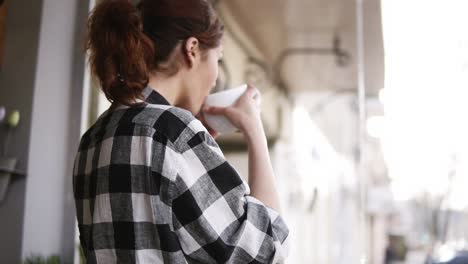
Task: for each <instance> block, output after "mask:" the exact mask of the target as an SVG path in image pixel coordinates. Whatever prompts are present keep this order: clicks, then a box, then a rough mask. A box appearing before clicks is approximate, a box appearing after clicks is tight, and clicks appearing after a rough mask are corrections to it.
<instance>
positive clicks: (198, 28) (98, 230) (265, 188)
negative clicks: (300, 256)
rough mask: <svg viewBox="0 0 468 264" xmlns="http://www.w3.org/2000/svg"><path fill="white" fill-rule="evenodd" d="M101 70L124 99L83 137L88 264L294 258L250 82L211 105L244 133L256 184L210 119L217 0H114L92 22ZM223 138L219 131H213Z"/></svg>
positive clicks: (218, 53)
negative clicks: (232, 98)
mask: <svg viewBox="0 0 468 264" xmlns="http://www.w3.org/2000/svg"><path fill="white" fill-rule="evenodd" d="M88 26H89V35H88V46H87V48H88V52H89V54H90V64H91V69H92V72H93V74H94V76H95V77H97V78H98V80H99V82H100V84H101V89H102V91H103V92H104V94H105V95H106V97H107V98H108V100H109V101H111V102H112V106H111V107H110V108H109V109H108V110H107V111H106V112H105V113H103V114H102V115H101V116H100V117H99V118H98V120H97V121H96V123H95V124H94V125H93V126H92V127H91V128H90V129H89V130H88V131H87V132H86V133H85V134H84V135H83V137H82V139H81V142H80V146H79V151H78V153H77V156H76V159H75V166H74V173H73V174H74V180H73V185H74V193H75V200H76V210H77V219H78V224H79V231H80V242H81V245H82V247H83V251H84V254H85V256H86V259H87V262H88V263H282V262H283V261H284V258H285V257H286V254H287V253H286V252H287V247H286V246H285V244H286V243H285V242H286V238H287V237H288V232H289V231H288V228H287V226H286V225H285V223H284V221H283V219H282V218H281V216H280V215H279V213H278V212H279V202H278V194H277V191H276V187H275V179H274V175H273V170H272V167H271V163H270V159H269V156H268V149H267V144H266V139H265V134H264V130H263V127H262V123H261V120H260V114H259V109H257V106H256V102H255V98H257V96H258V91H257V89H255V88H253V87H249V88H248V90H247V91H246V93H245V94H244V95H242V97H241V98H240V99H239V100H238V101H237V102H236V104H235V105H234V106H231V107H227V108H217V107H211V108H207V109H205V111H206V112H207V113H210V114H218V115H225V116H226V117H227V118H228V119H229V120H230V121H231V122H232V123H233V124H234V125H235V126H236V127H237V128H239V130H240V131H241V132H242V133H244V135H245V137H246V139H247V141H248V147H249V184H248V185H247V183H246V182H245V181H243V180H242V178H241V177H240V176H239V175H238V173H237V172H236V170H235V169H234V168H233V167H232V166H231V165H230V164H229V163H228V162H227V161H226V159H225V158H224V156H223V153H222V152H221V150H220V149H219V147H218V145H217V144H216V142H215V141H214V139H213V136H212V135H210V133H209V132H208V130H207V128H206V127H205V126H204V125H203V124H202V122H201V121H200V120H199V119H197V118H196V117H195V116H194V115H197V116H198V117H199V118H200V119H201V120H203V117H202V115H200V114H199V113H200V110H201V108H202V104H203V101H204V99H205V97H206V96H207V95H208V94H209V91H210V89H211V88H212V87H214V85H215V82H216V78H217V74H218V60H219V59H221V57H222V44H221V41H222V35H223V27H222V25H221V22H220V20H219V19H218V17H217V16H216V14H215V13H214V11H213V9H212V7H211V6H210V4H209V3H208V2H207V1H206V0H143V1H141V2H140V4H139V5H138V6H137V7H134V6H132V5H131V4H130V3H129V2H128V1H125V0H119V1H109V0H108V1H103V2H102V3H100V4H99V5H98V6H96V8H95V9H94V10H93V12H92V14H91V16H90V18H89V22H88ZM212 133H213V134H215V132H213V131H212Z"/></svg>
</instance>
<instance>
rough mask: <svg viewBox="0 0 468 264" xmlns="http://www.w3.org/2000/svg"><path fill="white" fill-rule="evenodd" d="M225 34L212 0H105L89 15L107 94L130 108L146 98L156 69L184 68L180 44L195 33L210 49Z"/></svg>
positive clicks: (96, 64) (96, 65)
mask: <svg viewBox="0 0 468 264" xmlns="http://www.w3.org/2000/svg"><path fill="white" fill-rule="evenodd" d="M222 35H223V26H222V23H221V21H220V20H219V18H218V17H217V15H216V14H215V12H214V10H213V8H212V6H211V5H210V3H209V2H208V0H142V1H141V2H140V3H139V4H138V5H137V6H136V7H135V6H133V5H132V4H131V3H130V2H129V1H128V0H104V1H102V2H101V3H100V4H98V5H97V6H96V7H95V8H94V9H93V11H92V13H91V15H90V17H89V20H88V38H87V45H86V49H87V50H88V51H89V62H90V66H91V72H92V74H93V76H94V77H96V78H97V79H98V80H99V82H100V84H101V89H102V91H103V92H104V94H105V96H106V98H107V99H108V100H109V101H110V102H112V103H113V102H117V103H120V104H124V105H129V106H130V105H132V104H134V103H135V100H136V99H138V98H140V99H142V98H141V92H142V90H143V89H144V88H145V87H146V86H147V85H148V79H149V75H150V73H151V72H155V71H156V72H162V73H165V74H167V75H169V76H170V75H173V74H175V73H177V72H178V70H179V68H180V66H181V63H183V61H182V60H181V59H174V58H171V57H170V55H171V54H172V53H173V51H174V49H175V47H176V46H177V45H178V44H179V43H180V42H182V43H183V44H185V42H186V41H187V39H188V38H190V37H195V38H197V39H198V41H199V42H200V48H201V49H202V50H207V49H210V48H215V47H217V46H219V45H220V42H221V38H222ZM184 46H185V45H182V47H184ZM181 55H184V56H186V55H185V53H184V52H180V53H176V58H180V56H181Z"/></svg>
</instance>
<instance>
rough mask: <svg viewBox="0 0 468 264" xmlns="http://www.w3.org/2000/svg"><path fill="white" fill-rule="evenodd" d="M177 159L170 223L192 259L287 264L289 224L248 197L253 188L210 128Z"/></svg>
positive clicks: (195, 135) (196, 136) (190, 140)
mask: <svg viewBox="0 0 468 264" xmlns="http://www.w3.org/2000/svg"><path fill="white" fill-rule="evenodd" d="M194 122H198V123H196V124H195V125H196V126H202V125H201V123H200V122H199V121H198V120H196V121H194ZM192 125H193V124H192ZM178 160H179V161H178V173H177V177H176V179H175V182H174V188H173V192H174V194H173V200H172V211H173V212H172V218H173V219H172V223H173V226H174V231H175V233H176V234H177V237H178V239H179V241H180V244H181V247H182V250H183V251H184V254H185V255H186V257H187V258H188V259H192V260H194V261H195V262H196V261H200V262H202V263H225V262H229V263H284V260H285V258H286V257H287V254H288V246H287V244H288V243H287V238H288V234H289V229H288V227H287V225H286V223H285V222H284V220H283V218H282V217H281V216H280V215H279V213H278V212H276V211H275V210H274V209H272V208H270V207H267V206H266V205H264V204H263V203H262V202H261V201H259V200H258V199H256V198H254V197H253V196H249V193H250V189H249V186H248V185H247V183H246V182H245V181H244V180H243V179H242V178H241V177H240V176H239V174H238V173H237V171H236V170H235V169H234V168H233V167H232V166H231V165H230V164H229V163H228V162H227V161H226V159H225V157H224V155H223V153H222V152H221V150H220V149H219V147H218V145H217V143H216V142H215V141H214V139H213V138H212V137H211V135H209V133H208V132H207V131H206V130H203V129H199V131H198V132H197V131H195V132H194V133H193V134H192V135H191V136H190V137H188V138H187V145H186V147H185V148H184V149H183V150H182V151H180V152H179V159H178ZM197 263H198V262H197Z"/></svg>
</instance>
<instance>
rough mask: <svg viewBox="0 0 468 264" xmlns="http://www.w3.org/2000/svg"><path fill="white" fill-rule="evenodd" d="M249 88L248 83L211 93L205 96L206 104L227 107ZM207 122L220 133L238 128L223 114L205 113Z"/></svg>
mask: <svg viewBox="0 0 468 264" xmlns="http://www.w3.org/2000/svg"><path fill="white" fill-rule="evenodd" d="M246 90H247V84H243V85H240V86H238V87H235V88H232V89H228V90H225V91H221V92H217V93H214V94H210V95H208V96H207V97H206V98H205V102H204V105H205V106H218V107H227V106H230V105H232V104H234V103H235V102H236V101H237V99H239V97H241V96H242V94H244V93H245V91H246ZM203 115H204V117H205V121H206V123H207V124H208V125H209V126H210V127H211V128H212V129H214V130H215V131H217V132H219V133H231V132H235V131H237V130H238V129H237V128H236V127H235V126H234V125H233V124H232V123H231V122H229V120H228V119H227V118H226V117H225V116H223V115H210V114H207V113H205V112H204V113H203Z"/></svg>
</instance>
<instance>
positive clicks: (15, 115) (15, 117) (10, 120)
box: [0, 107, 20, 156]
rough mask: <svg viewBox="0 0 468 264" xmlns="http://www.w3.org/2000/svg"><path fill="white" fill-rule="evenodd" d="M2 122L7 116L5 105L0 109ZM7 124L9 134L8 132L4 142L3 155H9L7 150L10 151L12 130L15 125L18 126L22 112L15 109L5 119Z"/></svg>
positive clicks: (0, 120)
mask: <svg viewBox="0 0 468 264" xmlns="http://www.w3.org/2000/svg"><path fill="white" fill-rule="evenodd" d="M0 117H1V118H0V122H2V121H3V119H4V117H5V108H4V107H1V110H0ZM5 121H6V122H5V126H6V129H7V134H6V138H5V141H4V143H3V152H2V154H3V156H6V155H7V152H8V144H9V142H10V136H11V130H12V129H13V128H15V127H17V126H18V123H19V121H20V113H19V111H18V110H14V111H12V112H11V113H10V115H9V116H8V117H7V118H6V120H5Z"/></svg>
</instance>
